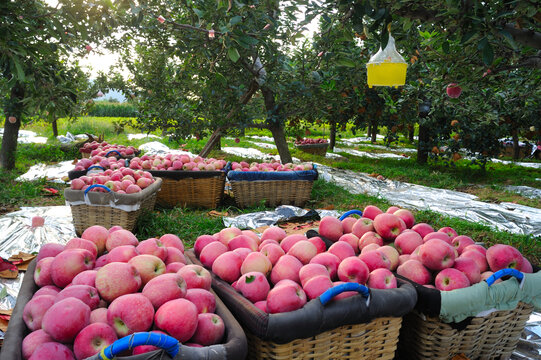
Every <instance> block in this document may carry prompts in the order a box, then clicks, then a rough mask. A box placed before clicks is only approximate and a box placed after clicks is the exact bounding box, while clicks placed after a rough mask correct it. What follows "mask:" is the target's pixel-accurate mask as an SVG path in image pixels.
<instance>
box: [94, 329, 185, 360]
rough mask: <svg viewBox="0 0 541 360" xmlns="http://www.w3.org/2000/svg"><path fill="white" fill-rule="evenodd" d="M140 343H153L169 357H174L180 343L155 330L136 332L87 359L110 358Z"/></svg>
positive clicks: (106, 359) (107, 359) (99, 359)
mask: <svg viewBox="0 0 541 360" xmlns="http://www.w3.org/2000/svg"><path fill="white" fill-rule="evenodd" d="M140 345H154V346H157V347H159V348H162V349H164V350H165V351H166V352H167V353H168V354H169V356H171V358H174V357H175V356H176V355H177V354H178V352H179V349H180V347H179V345H180V343H179V342H178V340H177V339H175V338H174V337H171V336H169V335H165V334H160V333H155V332H138V333H135V334H131V335H128V336H124V337H123V338H122V339H118V340H117V341H115V342H114V343H112V344H111V345H109V346H107V347H106V348H104V349H103V350H101V351H100V352H99V353H98V354H96V355H94V357H91V358H89V359H87V360H111V359H113V358H115V357H116V356H117V355H118V354H120V353H122V352H123V351H126V350H130V349H133V348H134V347H136V346H140Z"/></svg>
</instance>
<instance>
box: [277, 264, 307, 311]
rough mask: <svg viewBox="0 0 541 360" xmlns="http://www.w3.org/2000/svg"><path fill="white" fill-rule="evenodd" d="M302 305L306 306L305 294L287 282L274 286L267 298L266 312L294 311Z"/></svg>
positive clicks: (294, 284)
mask: <svg viewBox="0 0 541 360" xmlns="http://www.w3.org/2000/svg"><path fill="white" fill-rule="evenodd" d="M284 256H288V255H284ZM297 261H298V260H297ZM304 304H306V293H305V292H304V290H303V289H302V288H301V287H300V285H299V284H297V283H291V282H287V283H284V284H283V285H280V286H278V284H276V286H275V287H274V288H273V289H271V290H270V291H269V294H268V296H267V310H268V311H269V313H270V314H276V313H283V312H289V311H294V310H297V309H300V308H301V307H303V306H304Z"/></svg>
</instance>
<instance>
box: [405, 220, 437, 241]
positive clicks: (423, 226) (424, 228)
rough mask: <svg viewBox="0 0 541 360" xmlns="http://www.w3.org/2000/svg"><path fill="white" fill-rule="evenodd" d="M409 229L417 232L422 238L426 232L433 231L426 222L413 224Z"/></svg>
mask: <svg viewBox="0 0 541 360" xmlns="http://www.w3.org/2000/svg"><path fill="white" fill-rule="evenodd" d="M411 230H413V231H415V232H417V233H418V234H419V235H421V237H422V238H424V237H425V236H426V235H427V234H430V233H431V232H434V228H433V227H432V226H430V225H428V224H427V223H418V224H415V225H413V226H412V227H411Z"/></svg>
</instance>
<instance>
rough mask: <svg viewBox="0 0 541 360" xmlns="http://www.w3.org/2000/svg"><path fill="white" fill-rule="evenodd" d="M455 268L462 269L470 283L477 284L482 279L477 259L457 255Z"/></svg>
mask: <svg viewBox="0 0 541 360" xmlns="http://www.w3.org/2000/svg"><path fill="white" fill-rule="evenodd" d="M453 268H455V269H457V270H460V271H462V272H463V273H464V275H466V277H467V278H468V280H469V281H470V285H473V284H477V283H478V282H479V281H481V271H480V270H479V266H478V265H477V263H476V262H475V260H473V259H472V258H469V257H462V256H459V257H457V258H456V259H455V264H454V265H453Z"/></svg>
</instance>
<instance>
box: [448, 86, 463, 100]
mask: <svg viewBox="0 0 541 360" xmlns="http://www.w3.org/2000/svg"><path fill="white" fill-rule="evenodd" d="M446 91H447V96H449V97H450V98H453V99H456V98H458V97H459V96H460V94H462V88H461V87H460V86H459V85H458V84H456V83H450V84H449V85H447V89H446Z"/></svg>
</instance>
